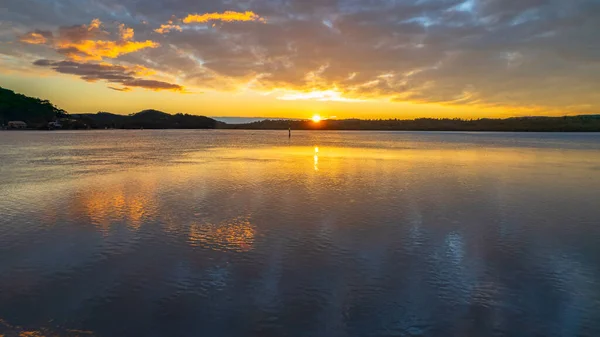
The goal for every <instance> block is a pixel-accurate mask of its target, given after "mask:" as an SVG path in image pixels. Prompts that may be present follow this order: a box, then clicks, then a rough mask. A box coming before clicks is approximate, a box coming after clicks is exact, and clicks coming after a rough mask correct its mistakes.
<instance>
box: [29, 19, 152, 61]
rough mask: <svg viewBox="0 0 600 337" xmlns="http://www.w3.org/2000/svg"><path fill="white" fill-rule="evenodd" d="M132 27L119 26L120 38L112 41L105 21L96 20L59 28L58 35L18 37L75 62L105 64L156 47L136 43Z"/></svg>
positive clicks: (42, 32)
mask: <svg viewBox="0 0 600 337" xmlns="http://www.w3.org/2000/svg"><path fill="white" fill-rule="evenodd" d="M134 34H135V32H134V31H133V28H129V27H126V26H125V25H124V24H120V25H119V26H118V32H117V34H116V35H117V37H116V38H114V39H111V38H110V35H111V34H110V33H109V32H107V31H105V30H103V29H102V22H101V21H100V20H99V19H94V20H92V21H91V22H90V24H89V25H77V26H69V27H60V28H59V30H58V32H57V36H56V37H54V36H53V34H52V32H45V31H38V30H36V31H32V32H29V33H27V34H25V35H22V36H20V37H19V39H20V41H22V42H24V43H29V44H48V45H51V46H52V47H54V49H55V50H56V51H57V52H59V53H61V54H63V55H65V56H66V57H68V58H69V59H71V60H75V61H102V60H103V59H104V58H111V59H114V58H117V57H119V56H121V55H124V54H129V53H133V52H136V51H139V50H142V49H146V48H156V47H158V46H159V44H158V43H157V42H154V41H151V40H146V41H133V37H134Z"/></svg>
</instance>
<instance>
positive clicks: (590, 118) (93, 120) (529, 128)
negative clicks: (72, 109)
mask: <svg viewBox="0 0 600 337" xmlns="http://www.w3.org/2000/svg"><path fill="white" fill-rule="evenodd" d="M9 121H23V122H25V123H27V126H28V128H29V129H48V127H49V124H50V123H53V122H58V124H59V125H60V128H62V129H105V128H115V129H140V128H144V129H251V130H287V129H288V128H291V129H292V130H382V131H385V130H389V131H394V130H396V131H526V132H542V131H548V132H582V131H583V132H600V115H582V116H569V117H515V118H506V119H489V118H483V119H476V120H462V119H433V118H420V119H415V120H400V119H388V120H361V119H344V120H324V121H321V122H320V123H315V122H313V121H311V120H264V121H259V122H253V123H247V124H226V123H222V122H219V121H216V120H214V119H212V118H209V117H204V116H195V115H188V114H181V113H179V114H175V115H171V114H168V113H165V112H161V111H157V110H144V111H140V112H138V113H134V114H131V115H117V114H112V113H108V112H98V113H95V114H68V113H67V112H66V111H64V110H62V109H59V108H57V107H56V106H54V105H53V104H52V103H50V102H49V101H47V100H41V99H39V98H32V97H28V96H25V95H21V94H17V93H14V92H13V91H11V90H7V89H3V88H1V87H0V126H2V125H7V124H8V122H9Z"/></svg>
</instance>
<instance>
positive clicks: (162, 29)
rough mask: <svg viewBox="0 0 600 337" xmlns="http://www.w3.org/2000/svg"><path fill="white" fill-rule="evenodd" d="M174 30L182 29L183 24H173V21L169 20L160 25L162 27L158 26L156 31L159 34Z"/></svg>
mask: <svg viewBox="0 0 600 337" xmlns="http://www.w3.org/2000/svg"><path fill="white" fill-rule="evenodd" d="M172 30H176V31H179V32H180V31H181V26H179V25H175V24H173V22H172V21H169V23H167V24H163V25H160V28H156V29H155V30H154V31H155V32H157V33H159V34H166V33H168V32H170V31H172Z"/></svg>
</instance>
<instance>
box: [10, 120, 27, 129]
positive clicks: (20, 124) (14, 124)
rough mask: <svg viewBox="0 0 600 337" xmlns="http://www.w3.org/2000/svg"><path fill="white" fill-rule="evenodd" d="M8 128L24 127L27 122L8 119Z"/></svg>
mask: <svg viewBox="0 0 600 337" xmlns="http://www.w3.org/2000/svg"><path fill="white" fill-rule="evenodd" d="M8 128H9V129H26V128H27V123H25V122H22V121H10V122H8Z"/></svg>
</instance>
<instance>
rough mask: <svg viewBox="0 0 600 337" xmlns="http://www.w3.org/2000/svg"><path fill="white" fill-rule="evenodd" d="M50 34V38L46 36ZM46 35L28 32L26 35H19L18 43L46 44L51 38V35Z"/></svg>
mask: <svg viewBox="0 0 600 337" xmlns="http://www.w3.org/2000/svg"><path fill="white" fill-rule="evenodd" d="M47 33H49V34H50V36H48V34H47ZM47 33H46V34H45V33H44V32H37V31H35V32H29V33H27V34H24V35H21V36H19V41H21V42H23V43H28V44H46V43H47V42H48V40H49V38H51V37H52V33H50V32H47Z"/></svg>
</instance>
